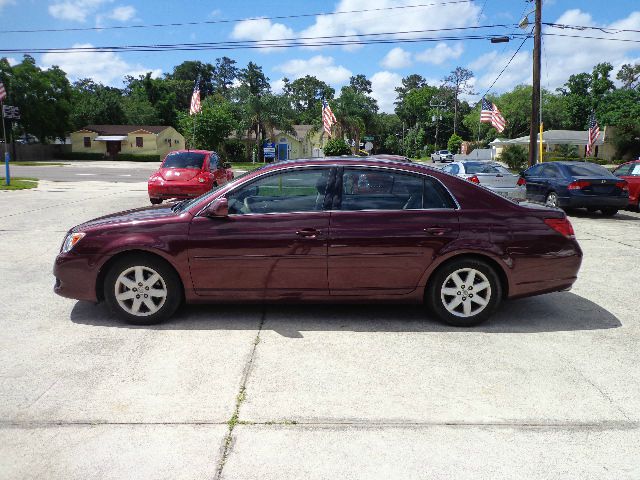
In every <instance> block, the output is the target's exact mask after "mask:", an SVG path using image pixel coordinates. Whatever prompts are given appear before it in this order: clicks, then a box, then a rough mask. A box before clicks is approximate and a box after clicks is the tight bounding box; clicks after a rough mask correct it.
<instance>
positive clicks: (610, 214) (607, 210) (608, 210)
mask: <svg viewBox="0 0 640 480" xmlns="http://www.w3.org/2000/svg"><path fill="white" fill-rule="evenodd" d="M600 212H601V213H602V215H604V216H605V217H613V216H614V215H615V214H616V213H618V209H617V208H611V207H607V208H601V209H600Z"/></svg>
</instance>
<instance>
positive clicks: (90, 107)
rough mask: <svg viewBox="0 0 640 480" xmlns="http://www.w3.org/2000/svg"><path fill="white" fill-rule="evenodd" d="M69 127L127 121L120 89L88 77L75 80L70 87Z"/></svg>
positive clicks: (114, 123)
mask: <svg viewBox="0 0 640 480" xmlns="http://www.w3.org/2000/svg"><path fill="white" fill-rule="evenodd" d="M71 99H72V102H71V105H72V106H71V112H70V122H71V128H73V129H74V130H78V129H80V128H82V127H83V126H85V125H91V124H94V125H120V124H125V123H128V122H127V114H126V112H125V109H124V105H123V96H122V91H121V90H120V89H118V88H114V87H108V86H105V85H102V84H101V83H96V82H94V81H93V80H91V79H89V78H83V79H80V80H78V81H76V82H75V83H74V84H73V88H72V97H71ZM132 123H133V122H132Z"/></svg>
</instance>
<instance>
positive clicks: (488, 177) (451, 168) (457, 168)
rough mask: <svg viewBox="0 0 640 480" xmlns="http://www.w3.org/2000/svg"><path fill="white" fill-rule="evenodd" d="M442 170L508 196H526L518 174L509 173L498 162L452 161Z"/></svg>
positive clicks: (521, 197) (519, 197)
mask: <svg viewBox="0 0 640 480" xmlns="http://www.w3.org/2000/svg"><path fill="white" fill-rule="evenodd" d="M443 171H445V172H447V173H450V174H451V175H457V176H458V177H462V178H465V179H467V180H469V181H470V182H472V183H477V184H478V185H482V186H483V187H487V188H489V189H490V190H493V191H494V192H496V193H499V194H501V195H504V196H507V197H510V198H514V199H525V198H526V190H525V187H524V185H522V184H521V183H522V181H521V180H520V175H515V174H513V173H511V172H510V171H509V170H508V169H507V168H506V167H504V166H502V165H500V164H499V163H495V162H479V161H476V162H469V161H466V162H465V161H462V162H453V163H451V164H449V165H447V166H446V167H444V168H443Z"/></svg>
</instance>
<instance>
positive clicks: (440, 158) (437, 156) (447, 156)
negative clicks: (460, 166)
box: [431, 150, 453, 163]
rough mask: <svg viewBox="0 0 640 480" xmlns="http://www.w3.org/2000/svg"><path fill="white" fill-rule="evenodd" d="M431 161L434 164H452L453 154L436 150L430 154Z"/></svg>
mask: <svg viewBox="0 0 640 480" xmlns="http://www.w3.org/2000/svg"><path fill="white" fill-rule="evenodd" d="M431 161H432V162H433V163H436V162H453V153H451V152H450V151H449V150H437V151H435V152H433V153H432V154H431Z"/></svg>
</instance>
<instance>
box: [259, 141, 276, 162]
mask: <svg viewBox="0 0 640 480" xmlns="http://www.w3.org/2000/svg"><path fill="white" fill-rule="evenodd" d="M262 151H263V152H264V158H276V146H275V144H273V143H271V142H265V144H264V146H263V147H262Z"/></svg>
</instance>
